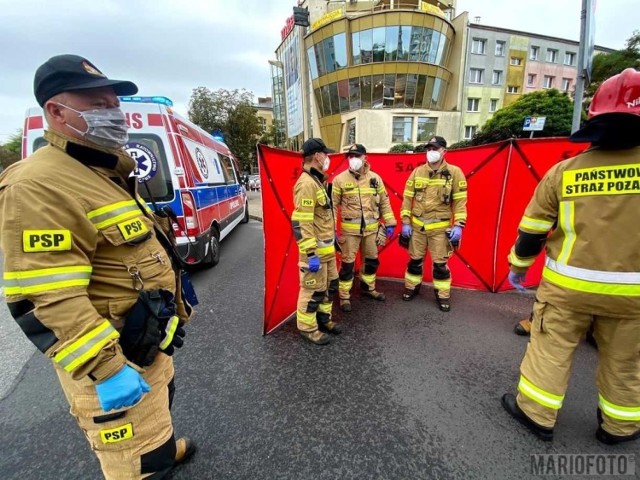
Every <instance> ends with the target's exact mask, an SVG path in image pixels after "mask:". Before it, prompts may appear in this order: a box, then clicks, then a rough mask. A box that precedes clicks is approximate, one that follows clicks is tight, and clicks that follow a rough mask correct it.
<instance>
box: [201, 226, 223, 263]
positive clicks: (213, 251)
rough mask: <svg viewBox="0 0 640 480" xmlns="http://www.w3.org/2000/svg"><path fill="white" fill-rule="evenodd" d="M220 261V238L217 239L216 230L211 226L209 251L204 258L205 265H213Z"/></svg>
mask: <svg viewBox="0 0 640 480" xmlns="http://www.w3.org/2000/svg"><path fill="white" fill-rule="evenodd" d="M219 261H220V240H218V231H217V230H216V229H215V228H211V238H210V239H209V251H208V252H207V256H206V257H205V259H204V266H205V267H215V266H216V265H217V264H218V262H219Z"/></svg>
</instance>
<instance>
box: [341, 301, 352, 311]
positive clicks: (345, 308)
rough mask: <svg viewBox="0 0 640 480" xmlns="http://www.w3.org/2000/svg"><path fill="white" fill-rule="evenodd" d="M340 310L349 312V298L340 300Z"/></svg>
mask: <svg viewBox="0 0 640 480" xmlns="http://www.w3.org/2000/svg"><path fill="white" fill-rule="evenodd" d="M340 310H342V311H343V312H346V313H349V312H351V301H350V300H340Z"/></svg>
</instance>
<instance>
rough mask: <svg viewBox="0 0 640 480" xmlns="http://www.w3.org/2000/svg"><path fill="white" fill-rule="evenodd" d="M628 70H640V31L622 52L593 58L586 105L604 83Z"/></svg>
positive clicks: (629, 39)
mask: <svg viewBox="0 0 640 480" xmlns="http://www.w3.org/2000/svg"><path fill="white" fill-rule="evenodd" d="M626 68H635V69H640V30H636V31H635V32H633V34H632V35H631V37H629V38H628V39H627V43H626V46H625V48H623V49H622V50H616V51H615V52H613V53H599V54H597V55H596V56H595V57H593V68H592V69H591V83H590V84H589V86H588V87H587V89H586V91H585V100H586V103H587V104H588V103H589V102H590V101H591V97H593V94H594V93H596V90H597V89H598V87H599V86H600V84H601V83H602V82H603V81H605V80H606V79H607V78H609V77H612V76H613V75H617V74H618V73H620V72H622V71H623V70H624V69H626Z"/></svg>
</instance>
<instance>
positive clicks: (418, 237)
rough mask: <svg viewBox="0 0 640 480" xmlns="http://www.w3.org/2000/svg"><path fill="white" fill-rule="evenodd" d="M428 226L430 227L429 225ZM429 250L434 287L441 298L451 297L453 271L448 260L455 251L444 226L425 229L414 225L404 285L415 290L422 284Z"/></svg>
mask: <svg viewBox="0 0 640 480" xmlns="http://www.w3.org/2000/svg"><path fill="white" fill-rule="evenodd" d="M427 228H428V227H427ZM427 250H429V254H430V255H431V261H432V262H433V288H435V289H436V290H437V291H438V297H439V298H449V296H450V291H451V272H450V271H449V268H448V267H447V261H448V260H449V257H450V256H451V253H452V252H453V249H452V248H451V244H450V243H449V240H448V239H447V235H446V233H445V229H444V228H437V229H423V228H417V225H416V224H415V223H414V225H413V233H412V234H411V239H410V241H409V256H410V257H411V259H410V260H409V264H408V265H407V270H406V272H405V275H404V286H405V288H407V289H408V290H414V289H415V288H416V287H419V286H420V285H421V284H422V276H423V261H424V256H425V255H426V253H427Z"/></svg>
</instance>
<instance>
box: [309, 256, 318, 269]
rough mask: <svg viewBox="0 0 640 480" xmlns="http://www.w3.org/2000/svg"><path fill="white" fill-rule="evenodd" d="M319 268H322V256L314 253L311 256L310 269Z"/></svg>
mask: <svg viewBox="0 0 640 480" xmlns="http://www.w3.org/2000/svg"><path fill="white" fill-rule="evenodd" d="M318 270H320V257H318V256H317V255H312V256H310V257H309V271H310V272H317V271H318Z"/></svg>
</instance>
